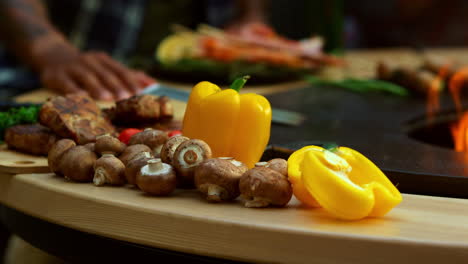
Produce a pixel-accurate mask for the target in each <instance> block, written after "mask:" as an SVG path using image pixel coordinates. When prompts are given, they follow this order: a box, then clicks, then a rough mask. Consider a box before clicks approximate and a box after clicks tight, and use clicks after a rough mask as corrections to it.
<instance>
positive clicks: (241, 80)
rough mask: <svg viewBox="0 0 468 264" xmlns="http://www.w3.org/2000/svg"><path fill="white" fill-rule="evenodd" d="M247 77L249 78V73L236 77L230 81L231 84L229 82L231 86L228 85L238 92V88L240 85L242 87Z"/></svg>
mask: <svg viewBox="0 0 468 264" xmlns="http://www.w3.org/2000/svg"><path fill="white" fill-rule="evenodd" d="M249 78H250V76H249V75H245V76H243V77H242V78H237V79H235V80H234V82H232V84H231V86H229V88H231V89H233V90H236V91H237V92H239V91H240V89H242V87H244V85H245V83H246V82H247V80H248V79H249Z"/></svg>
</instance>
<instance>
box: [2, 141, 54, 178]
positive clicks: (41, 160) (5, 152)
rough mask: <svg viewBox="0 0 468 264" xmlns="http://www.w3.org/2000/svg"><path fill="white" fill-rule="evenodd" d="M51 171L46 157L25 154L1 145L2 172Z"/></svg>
mask: <svg viewBox="0 0 468 264" xmlns="http://www.w3.org/2000/svg"><path fill="white" fill-rule="evenodd" d="M49 171H50V170H49V167H48V165H47V158H46V157H43V156H34V155H29V154H24V153H21V152H18V151H15V150H10V149H8V148H7V146H6V145H5V144H3V145H0V172H5V173H15V174H17V173H41V172H49Z"/></svg>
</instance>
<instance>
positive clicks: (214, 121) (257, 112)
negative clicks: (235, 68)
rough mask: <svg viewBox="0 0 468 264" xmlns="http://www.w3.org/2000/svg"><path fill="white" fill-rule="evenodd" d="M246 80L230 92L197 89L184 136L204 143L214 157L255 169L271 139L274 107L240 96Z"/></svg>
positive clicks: (204, 85) (189, 105) (260, 99)
mask: <svg viewBox="0 0 468 264" xmlns="http://www.w3.org/2000/svg"><path fill="white" fill-rule="evenodd" d="M246 80H247V77H244V78H242V79H237V80H236V81H234V83H233V84H232V85H231V89H225V90H221V88H219V87H218V86H217V85H215V84H213V83H210V82H206V81H205V82H200V83H198V84H197V85H195V86H194V87H193V89H192V92H191V93H190V97H189V100H188V103H187V108H186V110H185V116H184V121H183V126H182V134H183V135H184V136H186V137H189V138H197V139H201V140H204V141H205V142H206V143H208V145H210V147H211V150H212V153H213V156H214V157H234V158H235V159H236V160H239V161H242V162H244V163H245V164H246V165H247V166H248V167H250V168H251V167H253V166H254V165H255V163H256V162H258V161H259V160H260V158H261V156H262V154H263V151H264V150H265V147H266V146H267V144H268V141H269V139H270V127H271V106H270V103H269V102H268V100H267V99H266V98H265V97H263V96H261V95H258V94H253V93H247V94H239V90H240V89H241V88H242V86H243V85H244V84H245V82H246Z"/></svg>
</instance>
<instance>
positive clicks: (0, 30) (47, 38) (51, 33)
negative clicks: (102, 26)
mask: <svg viewBox="0 0 468 264" xmlns="http://www.w3.org/2000/svg"><path fill="white" fill-rule="evenodd" d="M0 40H1V41H2V43H4V44H5V45H6V47H7V48H8V49H9V50H10V51H12V52H13V53H15V54H16V56H17V57H18V58H20V59H21V60H22V61H23V62H24V63H26V64H28V65H29V66H31V67H33V68H34V69H36V70H38V71H40V70H41V68H42V65H43V64H44V62H45V60H46V58H44V57H45V56H47V54H49V53H50V52H52V51H53V50H55V51H63V52H67V53H74V52H76V51H75V49H74V48H73V47H72V46H71V45H70V44H69V43H68V42H67V41H66V40H65V38H64V37H63V36H62V34H60V33H59V32H58V31H57V30H56V29H55V28H54V27H53V26H52V25H51V24H50V22H49V20H48V18H47V14H46V11H45V9H44V6H43V5H42V3H41V1H40V0H0Z"/></svg>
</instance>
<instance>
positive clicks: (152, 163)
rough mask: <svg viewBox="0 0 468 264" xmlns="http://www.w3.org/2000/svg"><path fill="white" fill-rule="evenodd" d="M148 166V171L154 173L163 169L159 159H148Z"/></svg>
mask: <svg viewBox="0 0 468 264" xmlns="http://www.w3.org/2000/svg"><path fill="white" fill-rule="evenodd" d="M148 168H149V172H150V173H155V172H158V171H160V170H162V169H163V165H162V162H161V159H152V160H148Z"/></svg>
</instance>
